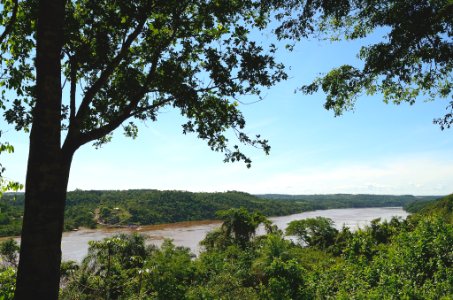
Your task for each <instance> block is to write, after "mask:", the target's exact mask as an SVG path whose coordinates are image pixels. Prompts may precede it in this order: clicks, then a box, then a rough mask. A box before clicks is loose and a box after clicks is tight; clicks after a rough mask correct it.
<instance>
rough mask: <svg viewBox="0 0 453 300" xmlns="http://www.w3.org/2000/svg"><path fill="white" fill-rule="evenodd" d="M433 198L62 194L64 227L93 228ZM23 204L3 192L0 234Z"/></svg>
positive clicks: (17, 220)
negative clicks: (238, 210) (226, 213)
mask: <svg viewBox="0 0 453 300" xmlns="http://www.w3.org/2000/svg"><path fill="white" fill-rule="evenodd" d="M435 198H436V197H434V196H426V197H415V196H409V195H408V196H389V195H351V194H335V195H274V194H269V195H258V196H254V195H250V194H247V193H243V192H237V191H230V192H225V193H192V192H185V191H159V190H125V191H108V190H107V191H82V190H75V191H72V192H68V195H67V202H66V210H65V230H72V229H75V228H79V227H88V228H95V227H96V226H97V225H98V224H104V225H112V226H113V225H114V226H128V225H148V224H161V223H173V222H181V221H194V220H205V219H215V218H217V216H216V212H217V211H219V210H226V209H229V208H239V207H243V208H245V209H247V210H249V211H252V212H255V211H259V212H261V213H262V214H263V215H265V216H281V215H288V214H294V213H299V212H303V211H310V210H317V209H331V208H359V207H384V206H407V205H408V204H410V203H420V202H423V203H425V202H426V203H427V202H429V201H432V200H433V199H435ZM23 205H24V195H23V194H20V193H19V194H5V195H3V197H2V199H1V200H0V225H1V226H0V236H12V235H19V234H20V230H21V225H22V217H21V216H22V214H23ZM414 205H415V204H414Z"/></svg>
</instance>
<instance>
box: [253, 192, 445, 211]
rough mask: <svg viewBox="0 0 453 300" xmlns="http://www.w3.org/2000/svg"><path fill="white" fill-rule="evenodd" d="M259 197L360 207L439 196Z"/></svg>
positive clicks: (324, 206) (322, 205) (322, 206)
mask: <svg viewBox="0 0 453 300" xmlns="http://www.w3.org/2000/svg"><path fill="white" fill-rule="evenodd" d="M258 197H260V198H265V199H273V200H291V201H297V202H301V201H302V202H305V203H307V204H308V205H310V207H312V208H314V209H331V208H360V207H391V206H406V205H407V204H409V203H413V202H418V201H424V202H429V201H432V200H435V199H437V198H439V196H412V195H401V196H398V195H370V194H357V195H353V194H332V195H282V194H264V195H258Z"/></svg>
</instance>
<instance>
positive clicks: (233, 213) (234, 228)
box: [218, 207, 269, 248]
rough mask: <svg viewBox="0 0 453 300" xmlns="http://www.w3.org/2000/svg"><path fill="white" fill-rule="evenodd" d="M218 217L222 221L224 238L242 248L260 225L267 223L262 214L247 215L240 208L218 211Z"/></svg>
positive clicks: (246, 212)
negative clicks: (229, 239)
mask: <svg viewBox="0 0 453 300" xmlns="http://www.w3.org/2000/svg"><path fill="white" fill-rule="evenodd" d="M218 216H219V217H220V218H221V219H222V220H223V223H222V227H221V232H222V233H223V234H224V236H225V237H226V238H231V239H232V240H233V241H234V242H235V243H237V244H238V245H240V246H241V247H243V248H245V246H246V245H247V243H249V242H250V240H251V238H252V237H253V236H254V235H255V232H256V229H257V228H258V226H259V225H260V224H261V223H264V224H268V223H269V221H268V220H267V219H266V217H265V216H263V215H262V214H260V213H257V212H255V213H249V212H248V211H247V210H246V209H245V208H242V207H241V208H231V209H228V210H224V211H219V212H218Z"/></svg>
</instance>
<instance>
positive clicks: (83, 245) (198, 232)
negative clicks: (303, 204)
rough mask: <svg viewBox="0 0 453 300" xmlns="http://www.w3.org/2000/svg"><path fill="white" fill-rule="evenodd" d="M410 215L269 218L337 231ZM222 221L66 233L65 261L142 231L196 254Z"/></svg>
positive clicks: (353, 212)
mask: <svg viewBox="0 0 453 300" xmlns="http://www.w3.org/2000/svg"><path fill="white" fill-rule="evenodd" d="M407 215H408V213H407V212H405V211H404V210H403V209H402V208H401V207H379V208H346V209H328V210H316V211H309V212H303V213H300V214H294V215H289V216H282V217H271V218H269V219H270V220H271V221H272V222H273V223H274V224H276V225H277V226H278V227H279V228H280V229H282V230H284V229H285V228H286V226H287V224H288V223H289V222H291V221H293V220H300V219H305V218H314V217H318V216H321V217H326V218H330V219H332V220H333V221H334V223H335V226H336V227H337V228H341V227H342V226H343V224H344V225H346V226H347V227H350V228H351V229H356V228H358V227H363V226H366V225H367V224H369V222H370V221H371V220H373V219H376V218H381V219H382V220H389V219H391V218H392V217H393V216H398V217H402V218H406V217H407ZM219 226H220V222H219V221H194V222H181V223H173V224H163V225H149V226H142V227H139V228H135V229H132V228H107V229H105V228H104V229H82V230H79V231H74V232H66V233H64V234H63V240H62V243H61V248H62V253H63V260H75V261H78V262H80V261H81V260H82V259H83V257H84V256H85V255H86V254H87V251H88V241H92V240H101V239H103V238H106V237H111V236H113V235H115V234H118V233H132V232H138V233H141V234H144V235H146V236H147V243H149V244H154V245H158V246H160V245H161V244H162V242H163V240H164V239H165V238H169V239H172V240H173V242H174V244H175V245H177V246H185V247H189V248H190V249H191V250H192V252H194V253H199V252H200V247H199V245H198V243H199V242H200V241H201V240H202V239H203V238H204V237H205V235H206V233H207V232H209V231H211V230H213V229H215V228H217V227H219ZM262 233H264V229H263V228H259V229H258V234H262Z"/></svg>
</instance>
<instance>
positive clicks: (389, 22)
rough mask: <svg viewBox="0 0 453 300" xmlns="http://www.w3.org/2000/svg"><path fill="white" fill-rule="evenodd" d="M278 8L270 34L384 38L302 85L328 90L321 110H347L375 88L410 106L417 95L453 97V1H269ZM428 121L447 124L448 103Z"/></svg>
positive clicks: (452, 114)
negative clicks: (356, 64)
mask: <svg viewBox="0 0 453 300" xmlns="http://www.w3.org/2000/svg"><path fill="white" fill-rule="evenodd" d="M269 2H270V3H272V4H273V5H276V7H278V8H279V9H280V10H279V13H278V14H277V19H278V20H280V21H281V25H280V26H279V27H278V28H277V29H276V34H277V35H278V36H279V37H280V38H282V39H284V38H289V39H294V40H299V39H301V38H305V37H308V36H311V35H315V36H318V37H323V38H324V37H327V38H329V39H333V40H338V39H341V38H344V39H346V40H355V39H361V38H365V37H368V36H371V35H374V36H375V35H383V37H382V38H381V39H379V40H377V41H376V42H373V43H371V45H369V46H363V47H362V48H361V50H360V52H359V53H358V57H359V58H360V59H361V60H362V61H363V63H364V64H363V66H362V67H354V66H351V65H343V66H340V67H338V68H335V69H333V70H331V71H330V72H328V73H327V74H324V75H323V76H321V77H319V78H317V79H316V80H314V81H313V82H312V83H311V84H308V85H305V86H303V87H302V88H301V90H302V92H304V93H306V94H312V93H314V92H316V91H318V90H319V89H322V91H323V92H324V93H326V94H327V98H326V102H325V105H324V106H325V108H326V109H331V110H333V111H334V112H335V115H340V114H341V113H342V112H343V111H344V110H348V109H352V108H353V107H354V103H355V101H356V99H357V98H358V97H359V96H361V95H362V94H363V93H366V94H375V93H381V94H382V96H383V98H384V101H385V102H393V103H395V104H399V103H401V102H409V103H410V104H413V103H414V102H415V101H416V100H417V99H420V98H425V99H426V100H434V99H441V98H445V99H452V96H453V94H452V86H453V83H452V69H453V60H452V59H451V58H452V57H453V43H452V39H451V37H452V35H453V18H452V15H453V3H452V2H451V1H449V0H414V1H406V0H391V1H368V0H358V1H357V0H354V1H351V0H341V1H299V0H269ZM447 110H448V112H447V114H445V116H443V117H442V118H438V119H436V120H434V123H436V124H439V125H440V127H441V128H442V129H444V128H450V126H451V125H452V124H453V101H450V102H449V104H448V105H447Z"/></svg>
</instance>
